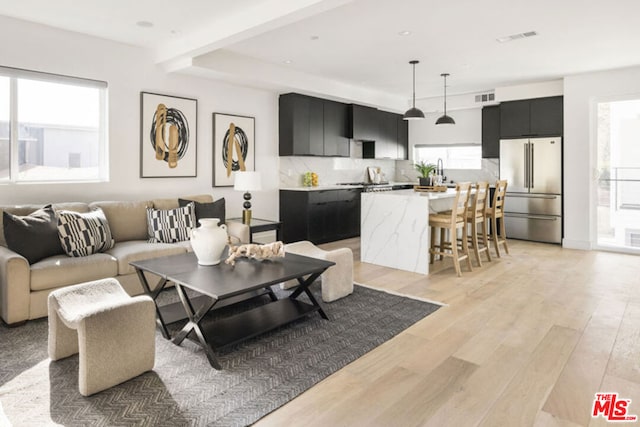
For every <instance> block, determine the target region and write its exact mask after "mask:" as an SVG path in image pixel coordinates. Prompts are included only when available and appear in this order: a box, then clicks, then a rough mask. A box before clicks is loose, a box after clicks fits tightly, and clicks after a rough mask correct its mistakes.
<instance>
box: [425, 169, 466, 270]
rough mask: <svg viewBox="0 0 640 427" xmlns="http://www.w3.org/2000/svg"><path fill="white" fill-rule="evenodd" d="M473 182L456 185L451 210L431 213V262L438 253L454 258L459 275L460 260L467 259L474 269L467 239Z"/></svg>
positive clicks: (440, 255) (441, 255) (431, 262)
mask: <svg viewBox="0 0 640 427" xmlns="http://www.w3.org/2000/svg"><path fill="white" fill-rule="evenodd" d="M470 188H471V184H470V183H468V182H460V183H458V184H457V185H456V196H455V199H454V202H453V207H452V209H451V211H447V212H443V213H436V214H429V227H431V248H430V249H429V254H430V255H429V263H430V264H433V261H434V259H435V256H436V255H439V257H440V259H442V258H443V257H445V256H449V257H452V258H453V266H454V268H455V270H456V274H457V275H458V277H460V276H462V271H461V270H460V261H462V260H465V259H466V260H467V265H468V266H469V271H473V267H472V266H471V259H470V258H469V246H468V242H467V239H466V238H464V236H466V235H467V221H466V215H467V204H468V203H469V194H470ZM436 228H440V230H441V231H440V242H439V244H437V245H436ZM458 229H462V236H463V238H462V239H461V248H458V239H457V235H458ZM447 231H448V232H449V233H448V234H449V240H448V241H445V233H446V232H447Z"/></svg>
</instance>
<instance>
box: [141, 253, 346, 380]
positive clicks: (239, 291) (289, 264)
mask: <svg viewBox="0 0 640 427" xmlns="http://www.w3.org/2000/svg"><path fill="white" fill-rule="evenodd" d="M225 258H226V256H223V259H225ZM131 265H133V266H134V267H135V268H136V271H137V272H138V277H139V278H140V281H141V283H142V285H143V287H144V288H145V291H146V292H147V293H148V294H149V295H150V296H151V297H152V298H153V299H154V301H156V298H157V296H158V294H159V293H160V292H161V290H162V289H161V288H164V287H165V286H166V283H167V282H169V281H171V282H173V283H175V285H176V290H177V292H178V296H179V297H180V301H181V303H182V307H183V311H182V314H183V317H184V314H186V318H187V319H188V322H187V324H186V325H185V326H184V327H183V328H182V330H181V331H180V332H178V333H177V334H176V335H175V336H174V337H173V342H174V343H175V344H180V343H182V341H183V340H184V339H185V338H186V337H187V335H189V334H190V333H191V332H193V333H194V334H195V336H196V338H197V341H196V342H198V343H199V344H200V345H201V346H202V348H203V349H204V351H205V353H206V354H207V358H208V359H209V363H210V364H211V366H213V367H214V368H216V369H221V366H220V364H219V363H218V361H217V359H216V357H215V355H214V353H213V349H216V348H221V347H224V346H228V345H232V344H235V343H238V342H240V341H243V340H246V339H248V338H251V337H255V336H257V335H259V334H262V333H264V332H267V331H270V330H272V329H275V328H277V327H279V326H282V325H285V324H287V323H290V322H292V321H294V320H296V319H300V318H302V317H304V316H307V315H309V314H310V313H313V312H316V311H317V312H318V313H319V314H320V316H321V317H322V318H324V319H328V317H327V314H326V312H325V311H324V309H323V307H322V306H321V304H320V302H319V301H318V300H317V299H316V298H315V297H314V296H313V294H312V293H311V291H310V290H309V285H311V283H313V281H314V280H316V279H317V278H318V277H319V276H320V274H322V273H323V272H324V271H325V270H326V269H327V268H329V267H331V266H332V265H335V263H333V262H331V261H325V260H320V259H315V258H309V257H305V256H301V255H296V254H289V253H288V254H286V255H285V257H284V258H274V259H272V260H266V261H257V260H250V259H243V258H240V259H236V264H235V266H230V265H227V264H224V261H223V262H221V263H220V264H219V265H216V266H201V265H198V261H197V259H196V256H195V255H194V254H193V253H187V254H181V255H172V256H167V257H161V258H154V259H150V260H146V261H136V262H132V263H131ZM144 271H147V272H150V273H153V274H156V275H158V276H160V277H161V279H160V282H159V283H158V285H157V286H156V287H155V288H154V289H153V290H151V289H150V288H149V285H148V283H147V280H146V278H145V276H144V274H143V272H144ZM291 279H297V280H298V283H299V286H298V287H297V288H296V289H295V290H294V291H293V293H291V295H289V297H288V298H283V299H277V297H276V295H275V294H274V293H273V291H272V290H271V286H272V285H275V284H279V283H281V282H284V281H287V280H291ZM159 288H160V289H159ZM184 288H187V289H191V290H193V291H195V293H197V294H198V295H199V296H198V297H196V298H194V297H193V296H192V297H190V296H189V295H188V294H187V293H186V292H185V289H184ZM302 293H305V294H306V295H307V297H308V298H309V301H310V302H311V304H309V303H307V302H304V301H300V300H299V299H298V297H299V296H300V295H301V294H302ZM260 295H269V297H270V298H271V302H269V303H266V304H264V305H261V306H258V307H256V308H252V309H250V310H247V311H244V312H242V313H239V314H236V315H234V316H232V317H228V318H224V319H221V320H217V321H211V320H208V319H206V315H207V314H208V313H209V311H210V310H212V309H214V308H218V307H219V306H222V305H229V304H231V303H237V302H238V301H241V300H246V299H247V298H254V297H256V296H260ZM156 307H157V314H158V316H157V317H158V320H159V321H158V323H159V325H160V327H161V328H162V333H163V335H164V336H165V338H168V337H169V332H168V330H167V328H166V323H169V322H168V321H167V320H168V317H169V316H168V315H167V314H166V313H165V312H164V311H165V310H167V308H166V307H160V306H158V304H156ZM171 311H172V312H174V311H175V307H171ZM171 316H175V314H172V315H171ZM171 320H173V317H172V319H171Z"/></svg>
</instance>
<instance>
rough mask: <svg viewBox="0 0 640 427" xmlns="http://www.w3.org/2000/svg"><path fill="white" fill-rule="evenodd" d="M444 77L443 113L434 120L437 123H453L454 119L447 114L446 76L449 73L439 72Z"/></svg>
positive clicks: (454, 122)
mask: <svg viewBox="0 0 640 427" xmlns="http://www.w3.org/2000/svg"><path fill="white" fill-rule="evenodd" d="M440 75H441V76H442V77H444V115H442V116H441V117H440V118H438V120H436V124H437V125H455V124H456V121H455V120H453V117H451V116H447V76H448V75H449V73H442V74H440Z"/></svg>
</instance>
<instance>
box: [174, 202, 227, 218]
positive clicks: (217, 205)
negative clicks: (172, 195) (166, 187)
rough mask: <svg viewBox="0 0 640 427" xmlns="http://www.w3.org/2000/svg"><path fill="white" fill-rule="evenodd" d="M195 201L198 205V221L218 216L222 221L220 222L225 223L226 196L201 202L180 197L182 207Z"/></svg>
mask: <svg viewBox="0 0 640 427" xmlns="http://www.w3.org/2000/svg"><path fill="white" fill-rule="evenodd" d="M191 202H193V203H195V205H196V223H197V221H199V220H200V218H218V219H220V222H219V223H218V224H224V223H225V213H226V203H225V200H224V197H223V198H221V199H218V200H216V201H215V202H210V203H200V202H197V201H195V200H185V199H178V204H180V207H183V206H187V205H188V204H189V203H191Z"/></svg>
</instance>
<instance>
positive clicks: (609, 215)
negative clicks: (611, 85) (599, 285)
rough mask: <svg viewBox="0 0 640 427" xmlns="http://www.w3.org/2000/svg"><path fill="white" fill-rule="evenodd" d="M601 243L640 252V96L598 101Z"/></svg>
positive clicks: (609, 248)
mask: <svg viewBox="0 0 640 427" xmlns="http://www.w3.org/2000/svg"><path fill="white" fill-rule="evenodd" d="M596 167H597V171H598V180H597V186H596V199H595V203H596V216H597V245H598V247H599V248H601V249H608V250H618V251H623V252H637V253H640V99H630V100H621V101H612V102H600V103H598V104H597V157H596Z"/></svg>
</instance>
